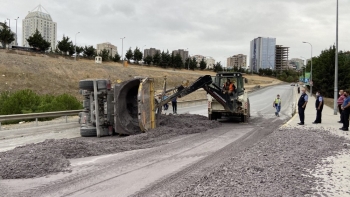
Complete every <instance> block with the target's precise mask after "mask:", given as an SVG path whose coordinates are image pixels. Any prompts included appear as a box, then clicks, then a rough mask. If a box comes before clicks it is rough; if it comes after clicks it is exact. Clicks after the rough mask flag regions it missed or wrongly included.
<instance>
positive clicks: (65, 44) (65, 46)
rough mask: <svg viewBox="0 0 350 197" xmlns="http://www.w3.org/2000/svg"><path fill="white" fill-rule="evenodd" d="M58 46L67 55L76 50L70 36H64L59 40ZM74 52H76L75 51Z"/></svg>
mask: <svg viewBox="0 0 350 197" xmlns="http://www.w3.org/2000/svg"><path fill="white" fill-rule="evenodd" d="M57 48H58V49H59V50H60V51H62V52H63V53H64V55H67V53H68V52H69V53H71V52H72V50H73V51H74V46H73V42H72V41H71V40H70V39H69V37H68V36H63V38H62V40H60V41H58V44H57ZM73 53H74V52H73Z"/></svg>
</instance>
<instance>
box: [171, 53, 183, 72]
mask: <svg viewBox="0 0 350 197" xmlns="http://www.w3.org/2000/svg"><path fill="white" fill-rule="evenodd" d="M173 64H174V67H175V68H179V69H181V68H183V67H184V64H183V62H182V58H181V56H180V54H176V55H175V56H174V57H173Z"/></svg>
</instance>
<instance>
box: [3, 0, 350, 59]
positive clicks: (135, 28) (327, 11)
mask: <svg viewBox="0 0 350 197" xmlns="http://www.w3.org/2000/svg"><path fill="white" fill-rule="evenodd" d="M39 4H41V5H42V6H43V7H44V8H45V9H46V10H47V11H48V12H49V14H50V15H51V17H52V19H53V20H54V21H55V22H57V26H58V31H57V34H58V36H57V38H58V39H59V40H60V39H61V38H62V36H63V34H64V35H66V36H69V37H70V38H72V39H73V41H74V36H75V34H76V32H81V33H80V34H79V35H78V36H77V44H78V45H93V46H94V47H96V44H97V43H102V42H111V43H112V44H114V45H116V46H117V47H118V52H119V53H121V40H120V38H121V37H124V36H125V37H126V39H125V40H124V51H125V50H126V49H128V48H129V47H132V49H134V48H135V47H136V46H138V47H139V48H141V49H142V47H143V46H144V45H146V47H145V48H150V47H155V48H158V49H161V50H167V49H169V51H172V50H175V49H180V48H182V49H186V48H188V49H189V52H190V54H191V55H196V54H201V55H205V56H212V57H214V58H215V59H216V60H217V61H221V62H222V63H223V64H224V65H226V58H227V57H229V56H232V55H234V54H238V53H243V54H246V55H248V58H249V48H250V41H251V40H252V39H254V38H255V37H259V36H262V37H275V38H276V39H277V40H276V42H277V44H278V45H284V46H288V47H290V52H289V58H294V57H295V58H299V57H300V56H303V57H306V58H309V57H310V46H309V45H307V44H302V41H307V42H310V43H312V45H313V55H314V56H317V55H319V54H320V52H321V50H323V49H325V48H328V47H329V46H330V45H332V44H333V43H335V21H336V0H225V1H214V0H189V1H179V0H173V1H165V0H104V1H96V0H95V1H92V0H60V1H57V0H56V1H52V0H51V1H49V0H21V1H19V0H0V10H1V12H0V20H1V21H4V20H5V19H6V18H10V19H12V20H11V28H12V29H15V20H13V19H15V18H17V17H19V18H20V20H19V23H18V34H19V37H18V42H19V44H22V39H21V36H22V19H23V18H25V16H26V15H27V13H28V11H31V10H33V9H34V8H35V7H36V6H37V5H39ZM339 5H340V6H339V49H340V50H350V36H349V35H350V20H349V18H350V12H349V10H350V1H348V0H339ZM124 54H125V52H124Z"/></svg>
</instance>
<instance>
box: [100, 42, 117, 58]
mask: <svg viewBox="0 0 350 197" xmlns="http://www.w3.org/2000/svg"><path fill="white" fill-rule="evenodd" d="M104 49H105V50H107V51H108V53H109V55H111V54H112V57H114V56H115V54H116V53H118V50H117V47H116V46H114V45H113V44H111V43H110V42H105V43H101V44H97V47H96V51H97V54H100V52H101V51H102V50H104Z"/></svg>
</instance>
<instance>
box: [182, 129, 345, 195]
mask: <svg viewBox="0 0 350 197" xmlns="http://www.w3.org/2000/svg"><path fill="white" fill-rule="evenodd" d="M345 143H349V141H348V140H347V139H345V138H343V137H338V136H335V135H332V134H330V133H329V132H328V131H323V130H313V129H300V128H290V129H279V130H276V131H275V132H274V133H272V134H271V135H269V136H267V137H266V138H264V139H263V140H261V141H260V142H259V143H257V144H255V145H254V146H253V147H251V148H249V149H246V150H245V151H242V152H240V153H239V154H238V155H237V156H236V157H233V158H230V159H229V160H228V161H226V162H225V163H224V164H222V165H220V166H218V167H217V168H215V169H214V170H213V171H211V172H209V173H208V174H206V175H205V176H203V177H202V178H201V179H200V180H198V181H197V182H195V183H193V184H192V185H190V186H188V187H187V188H184V189H183V190H182V191H179V192H178V193H177V194H176V195H175V196H304V195H313V194H315V193H316V192H317V191H316V190H315V189H313V188H318V187H317V182H320V178H317V177H315V176H312V174H311V173H310V171H315V170H316V168H317V167H319V166H320V165H321V166H323V165H326V163H323V162H322V160H323V159H324V158H327V157H329V156H334V155H338V154H339V153H340V152H341V151H343V150H344V149H348V147H347V146H346V147H345V146H344V144H345ZM321 182H322V181H321Z"/></svg>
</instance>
